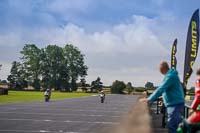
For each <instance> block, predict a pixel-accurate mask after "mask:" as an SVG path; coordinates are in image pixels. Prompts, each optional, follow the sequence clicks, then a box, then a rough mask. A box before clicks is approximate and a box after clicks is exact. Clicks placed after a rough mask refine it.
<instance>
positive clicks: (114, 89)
mask: <svg viewBox="0 0 200 133" xmlns="http://www.w3.org/2000/svg"><path fill="white" fill-rule="evenodd" d="M125 88H126V85H125V83H124V82H123V81H118V80H116V81H115V82H113V84H112V86H111V93H114V94H123V91H124V89H125Z"/></svg>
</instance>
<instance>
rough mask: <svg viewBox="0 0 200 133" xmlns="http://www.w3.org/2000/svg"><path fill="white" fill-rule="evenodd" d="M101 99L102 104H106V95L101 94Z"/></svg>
mask: <svg viewBox="0 0 200 133" xmlns="http://www.w3.org/2000/svg"><path fill="white" fill-rule="evenodd" d="M100 98H101V103H104V101H105V94H100Z"/></svg>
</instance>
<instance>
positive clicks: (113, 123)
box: [0, 118, 120, 125]
mask: <svg viewBox="0 0 200 133" xmlns="http://www.w3.org/2000/svg"><path fill="white" fill-rule="evenodd" d="M0 121H36V122H60V123H89V124H90V123H93V124H94V123H95V124H111V125H118V124H120V123H118V122H103V121H102V122H101V121H94V122H93V121H70V120H65V121H56V120H37V119H5V118H0Z"/></svg>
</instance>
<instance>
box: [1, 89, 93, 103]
mask: <svg viewBox="0 0 200 133" xmlns="http://www.w3.org/2000/svg"><path fill="white" fill-rule="evenodd" d="M92 95H94V94H93V93H81V92H73V93H62V92H52V95H51V99H65V98H78V97H85V96H92ZM43 100H44V92H34V91H9V94H8V95H0V104H1V103H16V102H32V101H43Z"/></svg>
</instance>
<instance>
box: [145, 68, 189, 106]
mask: <svg viewBox="0 0 200 133" xmlns="http://www.w3.org/2000/svg"><path fill="white" fill-rule="evenodd" d="M161 95H162V96H163V101H164V104H165V106H166V107H167V106H171V105H176V104H181V103H185V99H184V92H183V87H182V85H181V83H180V80H179V77H178V72H177V71H176V70H175V69H170V70H169V71H168V72H167V73H166V75H165V78H164V80H163V82H162V84H161V86H160V87H158V88H157V89H156V90H155V91H154V92H153V94H151V95H150V97H149V98H148V100H149V101H150V102H153V101H155V100H156V99H157V98H158V97H159V96H161Z"/></svg>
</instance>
